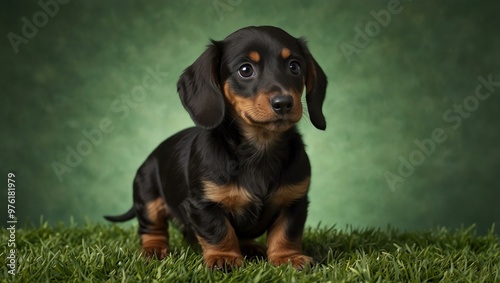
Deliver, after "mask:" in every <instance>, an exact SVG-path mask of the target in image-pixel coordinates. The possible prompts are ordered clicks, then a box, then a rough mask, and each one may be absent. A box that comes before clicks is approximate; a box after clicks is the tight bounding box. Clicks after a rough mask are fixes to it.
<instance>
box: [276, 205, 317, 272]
mask: <svg viewBox="0 0 500 283" xmlns="http://www.w3.org/2000/svg"><path fill="white" fill-rule="evenodd" d="M307 205H308V200H307V197H306V196H304V197H303V198H302V199H300V200H298V201H297V202H296V203H294V204H292V205H291V206H289V207H287V208H283V209H282V210H281V212H280V214H279V216H278V218H277V219H276V221H275V222H274V223H273V225H272V226H271V228H270V229H269V231H268V234H267V257H268V259H269V261H270V262H271V263H272V264H274V265H281V264H291V265H292V266H293V267H294V268H296V269H299V270H301V269H303V268H304V267H306V266H307V265H313V264H314V261H313V259H312V258H311V257H309V256H306V255H304V253H303V252H302V234H303V231H304V224H305V220H306V216H307Z"/></svg>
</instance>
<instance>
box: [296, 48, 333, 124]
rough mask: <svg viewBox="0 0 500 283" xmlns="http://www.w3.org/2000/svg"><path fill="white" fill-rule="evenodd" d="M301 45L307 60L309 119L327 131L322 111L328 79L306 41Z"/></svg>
mask: <svg viewBox="0 0 500 283" xmlns="http://www.w3.org/2000/svg"><path fill="white" fill-rule="evenodd" d="M300 43H301V47H302V50H303V52H304V55H306V59H307V77H306V102H307V109H308V111H309V118H310V119H311V122H312V123H313V125H314V126H315V127H316V128H317V129H320V130H324V129H326V120H325V116H324V115H323V111H322V110H321V109H322V107H323V101H324V100H325V94H326V85H327V83H328V82H327V78H326V75H325V73H324V72H323V70H322V69H321V67H320V66H319V65H318V63H317V62H316V60H314V57H313V56H312V55H311V52H309V49H308V48H307V44H306V41H305V40H304V39H301V41H300Z"/></svg>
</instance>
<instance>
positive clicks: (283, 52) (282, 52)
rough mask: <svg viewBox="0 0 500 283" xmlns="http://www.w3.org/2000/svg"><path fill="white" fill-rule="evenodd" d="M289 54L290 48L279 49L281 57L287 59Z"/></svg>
mask: <svg viewBox="0 0 500 283" xmlns="http://www.w3.org/2000/svg"><path fill="white" fill-rule="evenodd" d="M291 54H292V51H290V49H288V48H286V47H285V48H283V49H281V57H283V59H288V57H290V55H291Z"/></svg>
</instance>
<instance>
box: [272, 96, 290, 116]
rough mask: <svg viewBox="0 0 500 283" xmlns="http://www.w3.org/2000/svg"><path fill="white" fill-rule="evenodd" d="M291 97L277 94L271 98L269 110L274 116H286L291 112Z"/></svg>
mask: <svg viewBox="0 0 500 283" xmlns="http://www.w3.org/2000/svg"><path fill="white" fill-rule="evenodd" d="M292 107H293V97H292V96H291V95H288V94H278V95H275V96H273V97H272V98H271V108H272V109H273V111H274V112H276V114H280V115H283V114H286V113H288V112H290V110H292Z"/></svg>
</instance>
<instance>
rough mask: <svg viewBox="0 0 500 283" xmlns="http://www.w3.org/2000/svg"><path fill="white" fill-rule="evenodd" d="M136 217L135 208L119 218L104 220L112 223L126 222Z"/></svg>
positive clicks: (109, 217) (111, 217)
mask: <svg viewBox="0 0 500 283" xmlns="http://www.w3.org/2000/svg"><path fill="white" fill-rule="evenodd" d="M134 217H135V210H134V207H132V208H130V209H129V210H128V211H127V212H125V213H124V214H122V215H117V216H104V218H105V219H106V220H108V221H111V222H124V221H127V220H130V219H132V218H134Z"/></svg>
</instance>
